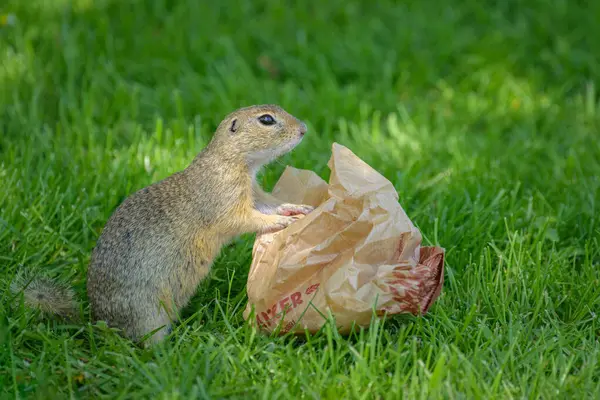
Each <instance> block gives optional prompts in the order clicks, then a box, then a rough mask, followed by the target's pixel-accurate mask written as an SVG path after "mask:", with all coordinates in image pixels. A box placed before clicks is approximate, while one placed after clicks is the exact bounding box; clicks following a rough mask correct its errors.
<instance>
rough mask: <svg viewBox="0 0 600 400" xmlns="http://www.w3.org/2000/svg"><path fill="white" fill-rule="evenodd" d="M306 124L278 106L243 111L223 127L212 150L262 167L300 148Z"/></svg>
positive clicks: (215, 136)
mask: <svg viewBox="0 0 600 400" xmlns="http://www.w3.org/2000/svg"><path fill="white" fill-rule="evenodd" d="M306 131H307V128H306V124H305V123H304V122H302V121H300V120H299V119H297V118H296V117H294V116H293V115H291V114H289V113H287V112H286V111H285V110H284V109H283V108H281V107H279V106H277V105H270V104H267V105H257V106H250V107H244V108H240V109H238V110H236V111H234V112H232V113H231V114H229V115H227V116H226V117H225V118H224V119H223V121H221V123H220V124H219V127H218V128H217V130H216V132H215V135H214V136H213V139H212V140H211V147H213V148H214V147H216V148H218V149H226V151H228V152H232V153H235V154H237V155H239V156H242V157H243V158H245V161H246V162H247V163H248V165H249V166H250V167H251V168H259V167H260V166H262V165H265V164H267V163H269V162H271V161H273V160H274V159H276V158H277V157H279V156H281V155H283V154H285V153H287V152H289V151H290V150H292V149H293V148H294V147H296V146H297V145H298V144H299V143H300V142H301V141H302V138H303V137H304V134H305V133H306Z"/></svg>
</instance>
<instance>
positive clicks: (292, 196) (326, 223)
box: [244, 143, 444, 333]
mask: <svg viewBox="0 0 600 400" xmlns="http://www.w3.org/2000/svg"><path fill="white" fill-rule="evenodd" d="M328 165H329V168H330V169H331V176H330V180H329V184H327V183H326V182H325V181H324V180H322V179H321V178H320V177H319V176H318V175H316V174H315V173H314V172H312V171H306V170H299V169H295V168H292V167H287V168H286V170H285V171H284V173H283V174H282V175H281V178H280V179H279V181H278V182H277V185H276V186H275V188H274V189H273V194H274V195H275V196H277V197H278V198H280V199H282V200H284V201H285V202H288V203H295V204H309V205H312V206H315V207H316V208H315V210H314V211H312V212H311V213H310V214H308V215H306V216H305V217H304V218H302V219H300V220H299V221H297V222H294V223H293V224H292V225H290V226H289V227H288V228H286V229H284V230H282V231H279V232H276V233H271V234H264V235H259V236H257V238H256V241H255V243H254V248H253V254H252V264H251V266H250V273H249V276H248V283H247V291H248V305H247V307H246V310H245V311H244V318H246V319H248V318H249V317H250V316H251V315H252V313H251V310H252V307H254V321H255V322H256V323H257V325H258V326H259V327H260V328H261V329H262V330H264V331H266V332H271V331H274V330H275V329H277V330H278V331H279V332H280V333H285V332H290V331H291V332H298V333H299V332H304V330H305V329H307V330H308V331H310V332H316V331H317V330H319V329H320V328H321V327H322V326H323V324H324V323H326V322H327V320H326V318H327V317H328V316H329V315H333V316H334V318H335V322H336V325H337V329H338V331H339V332H340V333H347V332H348V331H349V330H350V329H351V327H352V326H353V324H354V325H355V326H368V325H369V323H370V321H371V317H372V315H373V310H375V311H376V313H377V315H383V314H384V313H387V314H388V315H389V314H398V313H411V314H414V315H418V314H424V313H426V312H427V310H428V309H429V307H430V306H431V304H432V303H433V302H434V301H435V300H436V299H437V297H438V296H439V294H440V291H441V289H442V285H443V282H444V249H443V248H441V247H421V239H422V237H421V234H420V232H419V230H418V229H417V228H416V227H415V226H414V225H413V223H412V222H411V220H410V219H409V218H408V216H407V215H406V213H405V212H404V210H403V209H402V207H401V206H400V204H399V203H398V194H397V193H396V190H395V189H394V186H393V185H392V184H391V182H389V181H388V180H387V179H386V178H384V177H383V176H382V175H381V174H379V173H378V172H377V171H375V170H374V169H373V168H371V167H370V166H369V165H367V164H366V163H365V162H364V161H362V160H361V159H359V158H358V157H357V156H356V155H354V154H353V153H352V152H351V151H350V150H349V149H347V148H346V147H344V146H341V145H339V144H337V143H334V144H333V147H332V156H331V159H330V161H329V164H328Z"/></svg>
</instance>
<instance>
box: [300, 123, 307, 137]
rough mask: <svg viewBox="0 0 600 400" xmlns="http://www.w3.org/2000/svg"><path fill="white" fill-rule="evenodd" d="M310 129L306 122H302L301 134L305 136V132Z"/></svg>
mask: <svg viewBox="0 0 600 400" xmlns="http://www.w3.org/2000/svg"><path fill="white" fill-rule="evenodd" d="M307 130H308V128H307V127H306V124H305V123H304V122H301V123H300V136H304V134H305V133H306V131H307Z"/></svg>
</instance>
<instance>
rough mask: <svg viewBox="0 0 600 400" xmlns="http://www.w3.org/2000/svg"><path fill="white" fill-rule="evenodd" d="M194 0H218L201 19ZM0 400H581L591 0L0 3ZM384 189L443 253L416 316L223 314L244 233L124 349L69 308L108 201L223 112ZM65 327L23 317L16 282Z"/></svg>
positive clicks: (240, 278) (240, 280) (593, 212)
mask: <svg viewBox="0 0 600 400" xmlns="http://www.w3.org/2000/svg"><path fill="white" fill-rule="evenodd" d="M219 3H220V4H219ZM0 16H2V17H0V398H2V399H4V398H6V399H11V398H14V399H17V398H40V399H46V398H50V399H61V398H90V397H91V398H111V399H112V398H119V399H133V398H151V399H178V398H262V399H278V398H293V399H296V398H311V399H312V398H314V399H321V398H322V399H329V398H331V399H341V398H343V399H349V398H356V399H372V398H407V399H436V398H444V399H479V398H481V399H525V398H527V399H538V398H544V399H560V398H577V399H586V398H589V399H592V398H600V344H599V337H600V319H599V316H598V314H599V313H600V284H599V281H600V268H599V265H600V243H599V239H600V224H599V221H598V216H599V215H600V214H599V211H598V207H596V206H600V200H599V199H600V197H599V195H600V178H599V177H600V144H599V143H600V42H599V41H598V40H597V38H599V37H600V25H599V24H598V22H597V21H598V17H599V16H600V2H591V1H566V0H555V1H549V0H531V1H528V2H524V1H517V0H508V1H504V2H493V1H489V0H484V1H473V0H466V1H457V0H451V1H447V2H435V1H433V0H421V1H414V0H407V1H403V2H396V1H391V0H382V1H378V2H376V3H374V4H371V3H370V2H367V1H354V0H353V1H348V0H344V1H343V0H331V1H327V2H322V3H317V2H311V1H308V2H297V3H294V2H274V1H265V0H258V1H253V2H249V1H248V2H241V1H233V0H225V1H221V2H216V1H213V2H200V1H193V0H180V1H168V0H154V1H141V0H139V1H138V0H124V1H116V0H98V1H92V0H73V1H69V0H56V1H44V0H28V1H23V0H4V1H3V2H1V3H0ZM260 103H277V104H280V105H281V106H282V107H284V108H285V109H286V110H288V111H289V112H291V113H292V114H294V115H296V116H297V117H299V118H301V119H303V120H304V121H306V123H307V125H308V128H309V131H308V133H307V135H306V137H305V139H304V141H303V143H302V144H301V145H300V146H298V147H297V148H296V149H295V150H294V151H293V152H292V153H290V154H289V155H286V156H284V157H282V158H281V159H279V160H278V161H277V162H275V163H273V164H272V165H271V166H269V167H268V168H267V169H266V170H265V171H264V172H263V173H262V174H261V176H260V182H261V183H262V184H263V185H264V187H266V188H267V189H269V188H272V186H273V185H274V183H275V182H276V181H277V179H278V177H279V175H280V174H281V172H282V171H283V169H284V168H285V166H286V165H291V166H294V167H296V168H304V169H311V170H313V171H315V172H317V173H318V174H319V175H321V176H322V177H323V178H325V179H327V178H328V175H329V170H328V168H327V161H328V159H329V157H330V154H331V145H332V143H333V142H337V143H340V144H343V145H344V146H346V147H348V148H350V149H351V150H352V151H353V152H355V153H356V154H357V155H358V156H359V157H360V158H362V159H363V160H365V161H366V162H368V163H369V164H370V165H371V166H373V167H374V168H376V169H377V170H378V171H379V172H380V173H381V174H383V175H384V176H385V177H386V178H388V179H389V180H390V181H391V182H392V183H393V184H394V186H395V188H396V189H397V191H398V193H399V196H400V203H401V204H402V206H403V208H404V209H405V210H406V212H407V213H408V215H409V216H410V218H411V219H412V221H413V222H414V223H415V224H416V225H418V227H419V229H420V230H421V231H422V232H423V235H424V242H425V244H439V245H440V246H443V247H444V248H445V249H446V270H445V284H444V289H443V292H442V295H441V296H440V298H439V299H438V300H437V301H436V302H435V304H434V305H433V307H432V308H431V310H430V312H429V313H428V314H427V315H425V316H423V317H413V316H396V317H392V318H389V319H386V320H385V321H379V320H374V322H373V324H372V326H370V327H368V328H367V329H364V330H363V331H361V332H358V333H356V334H353V335H350V336H342V335H339V334H338V333H336V331H335V330H333V329H331V327H330V326H325V327H324V328H323V330H322V331H321V332H319V333H317V334H314V335H306V336H301V337H297V338H294V337H287V336H284V337H269V336H266V335H263V334H260V333H258V332H256V331H254V330H253V329H252V328H251V327H250V326H249V325H248V324H247V323H246V322H245V321H244V319H243V317H242V311H243V309H244V307H245V301H246V295H245V284H246V277H247V272H248V268H249V264H250V260H251V249H252V243H253V236H252V235H247V236H244V237H241V238H239V239H237V240H235V241H234V242H232V243H231V245H229V246H227V247H226V248H224V249H223V251H222V254H221V255H220V256H219V259H218V260H217V262H216V263H215V265H214V267H213V269H212V272H211V274H210V277H209V279H207V280H206V281H205V282H203V283H202V285H201V286H200V287H199V288H198V293H197V295H196V296H195V297H194V299H193V301H192V302H191V304H190V305H189V307H187V308H186V311H185V314H184V315H185V320H184V321H183V322H182V323H181V324H179V325H177V326H176V329H175V330H174V332H173V333H172V335H171V336H170V337H169V339H168V340H167V341H166V342H165V343H163V344H162V345H160V346H158V347H157V348H155V349H151V350H143V349H140V348H138V347H136V346H135V345H134V344H133V343H131V342H129V341H127V340H125V339H123V338H122V337H121V336H119V335H118V334H117V333H115V332H114V331H112V330H111V329H108V328H107V327H106V326H105V325H103V324H101V323H97V324H95V323H92V322H90V320H89V318H88V314H87V313H88V309H87V302H86V291H85V288H86V282H85V276H86V269H87V265H88V262H89V257H90V252H91V250H92V249H93V247H94V244H95V241H96V240H97V238H98V235H99V234H100V232H101V230H102V228H103V226H104V223H105V222H106V220H107V219H108V217H109V216H110V214H111V213H112V211H113V210H114V209H115V207H117V206H118V204H119V203H120V202H121V201H122V200H123V199H124V198H125V197H126V196H128V195H129V194H131V193H132V192H133V191H135V190H137V189H139V188H142V187H144V186H146V185H148V184H150V183H152V182H155V181H157V180H159V179H162V178H164V177H166V176H168V175H169V174H171V173H173V172H175V171H178V170H180V169H183V168H185V166H187V165H188V164H189V162H190V161H191V160H192V158H193V157H194V156H195V155H196V154H197V153H198V152H199V151H200V150H201V149H202V148H203V146H205V145H206V144H207V143H208V141H209V140H210V138H211V135H212V132H213V131H214V129H215V128H216V126H217V124H218V123H219V121H220V120H221V118H223V117H224V116H225V115H226V114H227V113H229V112H230V111H232V110H233V109H235V108H238V107H241V106H246V105H250V104H260ZM23 270H27V271H34V272H36V273H40V274H43V275H45V276H49V277H52V278H53V279H58V280H62V281H64V282H66V283H68V285H70V286H71V287H73V288H74V290H75V291H76V294H77V298H78V299H79V300H80V302H81V315H82V317H83V321H80V322H72V321H62V320H60V319H56V318H48V317H43V316H41V315H40V314H39V313H38V312H37V311H35V310H31V309H28V308H25V307H23V305H22V303H21V299H20V296H13V294H12V293H11V292H10V291H9V290H8V287H9V285H10V282H11V281H12V279H13V278H14V277H15V275H16V274H17V273H18V272H19V271H23Z"/></svg>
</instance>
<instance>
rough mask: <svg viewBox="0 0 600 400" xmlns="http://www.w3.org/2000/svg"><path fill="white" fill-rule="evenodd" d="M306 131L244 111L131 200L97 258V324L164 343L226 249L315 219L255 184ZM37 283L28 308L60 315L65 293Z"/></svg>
mask: <svg viewBox="0 0 600 400" xmlns="http://www.w3.org/2000/svg"><path fill="white" fill-rule="evenodd" d="M306 130H307V128H306V125H305V124H304V123H303V122H302V121H300V120H298V119H297V118H295V117H294V116H292V115H290V114H288V113H287V112H286V111H285V110H283V109H282V108H281V107H279V106H276V105H260V106H251V107H246V108H241V109H238V110H236V111H234V112H233V113H231V114H229V115H228V116H226V117H225V119H224V120H223V121H222V122H221V123H220V124H219V126H218V128H217V130H216V132H215V134H214V136H213V138H212V140H211V141H210V143H209V144H208V145H207V146H206V147H205V148H204V149H203V150H202V151H201V152H200V153H199V154H198V155H197V156H196V157H195V158H194V160H193V161H192V162H191V164H190V165H189V166H188V167H187V168H185V169H184V170H182V171H179V172H177V173H175V174H173V175H171V176H169V177H167V178H166V179H164V180H162V181H159V182H157V183H154V184H152V185H150V186H148V187H146V188H144V189H141V190H139V191H137V192H136V193H134V194H133V195H131V196H130V197H128V198H127V199H126V200H125V201H123V203H122V204H121V205H120V206H119V207H118V208H117V209H116V211H115V212H114V213H113V215H112V216H111V217H110V218H109V220H108V222H107V223H106V226H105V227H104V229H103V231H102V233H101V235H100V237H99V239H98V242H97V244H96V247H95V248H94V250H93V252H92V256H91V262H90V265H89V268H88V274H87V292H88V298H89V302H90V306H91V311H92V318H93V319H94V320H101V321H106V323H107V324H108V326H110V327H116V328H119V329H121V331H122V333H123V334H124V335H125V336H126V337H128V338H131V339H133V340H140V339H141V338H142V337H143V336H145V335H147V334H149V333H151V332H153V331H155V332H154V334H153V335H152V336H151V337H150V338H149V339H148V342H147V343H150V344H151V343H156V342H158V341H160V340H162V339H163V338H164V337H165V335H167V334H168V333H169V331H170V329H171V324H172V322H173V321H175V320H176V318H177V314H178V312H179V310H180V309H181V308H182V307H183V306H185V305H186V304H187V303H188V301H189V300H190V298H191V297H192V295H193V294H194V293H195V291H196V289H197V286H198V284H199V283H200V282H201V280H202V279H203V278H204V277H205V276H206V275H207V274H208V272H209V269H210V267H211V264H212V262H213V260H214V259H215V257H216V256H217V255H218V253H219V251H220V249H221V248H222V246H223V245H224V244H226V243H227V242H228V241H230V240H231V239H232V238H234V237H235V236H238V235H241V234H244V233H261V232H269V231H276V230H280V229H283V228H285V227H286V226H288V225H289V224H291V223H292V222H293V221H295V220H296V219H297V218H299V217H300V216H301V215H302V214H307V213H309V212H310V211H311V210H312V207H310V206H307V205H296V204H284V203H283V202H282V201H280V200H278V199H276V198H275V197H273V196H272V195H270V194H269V193H266V192H264V191H263V190H262V188H261V187H260V186H259V185H258V184H257V182H256V179H255V176H256V173H257V172H258V170H259V169H260V168H261V167H262V166H263V165H265V164H267V163H269V162H271V161H273V160H274V159H275V158H277V157H279V156H281V155H283V154H284V153H287V152H289V151H290V150H292V149H293V148H294V147H295V146H296V145H298V144H299V143H300V142H301V140H302V138H303V136H304V134H305V133H306ZM34 287H35V290H36V292H35V293H28V292H27V289H25V290H24V292H25V296H24V297H25V300H26V302H28V303H30V305H38V306H39V307H40V308H42V309H44V308H45V309H47V310H52V309H60V307H53V306H52V305H51V304H45V303H47V302H49V301H50V300H51V299H53V298H57V297H60V296H53V295H52V294H53V292H54V293H55V292H56V287H52V285H46V286H44V285H43V284H42V283H40V282H38V283H37V285H34ZM44 287H48V290H49V291H51V293H44V290H43V288H44ZM38 294H41V296H39V295H38ZM67 304H70V303H67ZM62 308H63V309H64V307H62Z"/></svg>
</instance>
